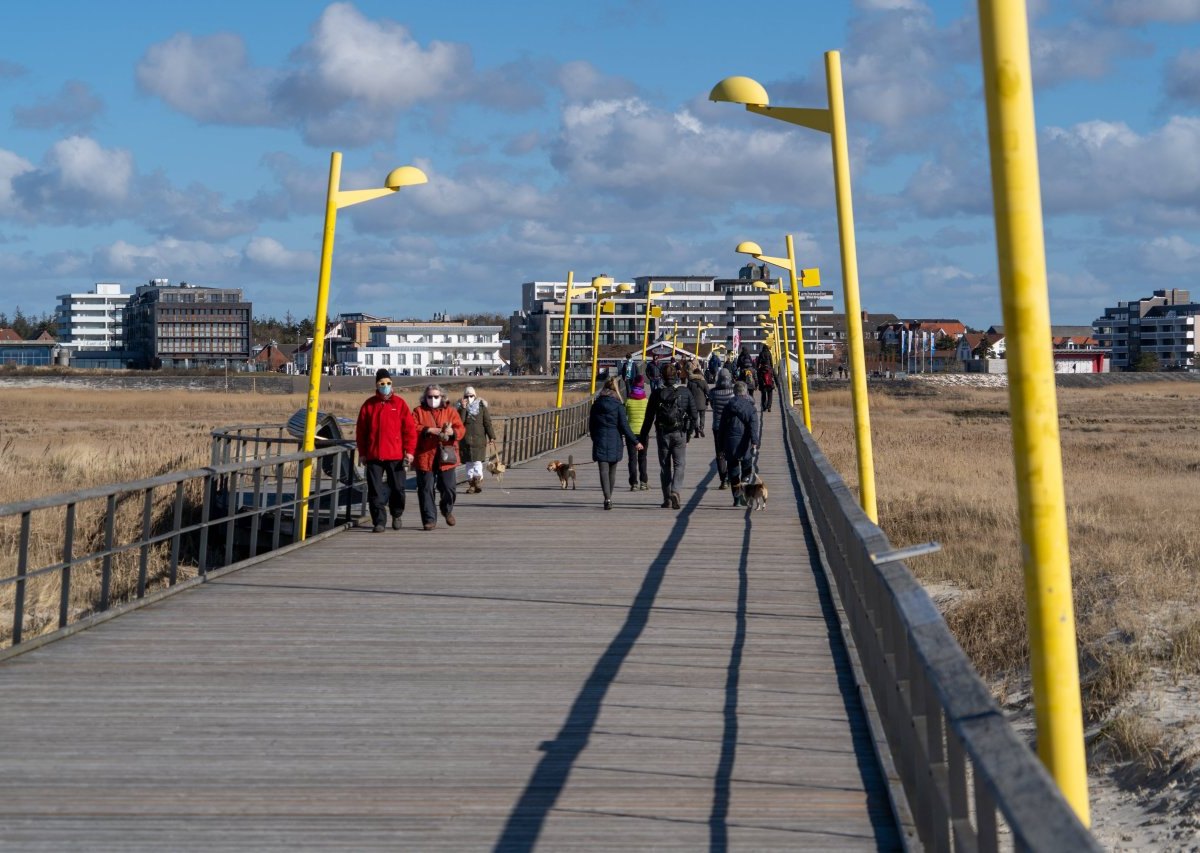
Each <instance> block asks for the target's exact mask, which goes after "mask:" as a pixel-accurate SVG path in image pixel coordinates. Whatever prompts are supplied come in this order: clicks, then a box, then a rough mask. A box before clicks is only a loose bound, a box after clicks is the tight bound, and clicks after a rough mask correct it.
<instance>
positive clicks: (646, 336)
mask: <svg viewBox="0 0 1200 853" xmlns="http://www.w3.org/2000/svg"><path fill="white" fill-rule="evenodd" d="M653 298H654V289H653V288H652V287H651V286H650V285H646V330H645V331H644V332H642V369H643V370H645V364H646V347H647V346H648V345H649V343H650V303H651V301H653Z"/></svg>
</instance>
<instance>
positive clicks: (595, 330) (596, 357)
mask: <svg viewBox="0 0 1200 853" xmlns="http://www.w3.org/2000/svg"><path fill="white" fill-rule="evenodd" d="M595 293H596V321H595V324H594V325H593V326H592V387H591V390H589V391H588V394H590V395H591V396H593V397H594V396H596V372H597V371H598V370H599V369H600V302H601V299H600V288H598V287H597V288H596V290H595Z"/></svg>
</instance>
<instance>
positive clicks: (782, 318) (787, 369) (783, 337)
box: [775, 277, 796, 406]
mask: <svg viewBox="0 0 1200 853" xmlns="http://www.w3.org/2000/svg"><path fill="white" fill-rule="evenodd" d="M779 292H780V293H783V278H782V277H781V278H780V279H779ZM778 326H779V334H780V339H779V350H780V352H782V353H783V372H784V373H786V374H787V390H788V405H789V406H791V405H794V403H795V401H796V394H795V391H794V389H793V388H792V368H791V366H790V364H789V363H788V326H787V312H786V311H781V312H779V323H778ZM775 372H776V374H777V375H776V377H775V378H776V380H777V382H776V384H778V379H779V377H778V372H779V359H776V360H775ZM779 396H781V397H782V396H783V387H782V386H780V387H779Z"/></svg>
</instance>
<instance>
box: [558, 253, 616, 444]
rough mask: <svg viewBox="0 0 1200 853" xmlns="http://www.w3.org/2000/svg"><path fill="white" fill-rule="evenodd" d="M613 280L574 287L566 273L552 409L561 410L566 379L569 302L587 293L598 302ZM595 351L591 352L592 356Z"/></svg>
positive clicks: (570, 274) (600, 278)
mask: <svg viewBox="0 0 1200 853" xmlns="http://www.w3.org/2000/svg"><path fill="white" fill-rule="evenodd" d="M612 283H613V280H612V279H611V278H609V277H608V276H606V275H598V276H594V277H593V278H592V283H591V284H587V285H584V286H583V287H576V286H575V271H574V270H571V271H569V272H567V292H566V296H565V297H564V300H563V328H562V347H561V352H559V354H558V395H557V396H556V397H555V400H554V407H555V408H556V409H561V408H562V404H563V383H564V382H565V381H566V378H567V349H568V347H569V345H570V342H571V300H572V299H573V298H575V297H576V296H582V295H583V294H585V293H587V292H588V291H592V292H594V293H595V294H596V299H597V301H599V298H600V292H601V291H602V290H603V289H604V288H606V287H610V286H611V285H612ZM594 354H595V351H594V350H593V356H594ZM595 375H596V374H595V371H594V370H593V371H592V377H593V378H592V393H595V390H596V380H595ZM559 416H560V415H559V413H555V415H554V446H555V447H556V448H557V447H558V425H559Z"/></svg>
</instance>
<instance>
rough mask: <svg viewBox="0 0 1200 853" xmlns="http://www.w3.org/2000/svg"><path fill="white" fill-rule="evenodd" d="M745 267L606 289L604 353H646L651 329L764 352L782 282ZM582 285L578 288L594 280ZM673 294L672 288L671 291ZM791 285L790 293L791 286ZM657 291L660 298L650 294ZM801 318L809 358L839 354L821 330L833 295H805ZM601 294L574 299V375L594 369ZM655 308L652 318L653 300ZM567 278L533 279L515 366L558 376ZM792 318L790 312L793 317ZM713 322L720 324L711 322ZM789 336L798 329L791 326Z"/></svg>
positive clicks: (570, 357) (658, 336)
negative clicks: (766, 325) (729, 274)
mask: <svg viewBox="0 0 1200 853" xmlns="http://www.w3.org/2000/svg"><path fill="white" fill-rule="evenodd" d="M749 269H750V268H743V269H742V271H741V272H742V275H740V276H739V277H738V278H730V279H720V278H715V277H713V276H695V275H645V276H638V277H636V278H634V279H633V281H632V282H630V284H632V285H633V288H632V290H631V291H629V292H627V293H618V292H612V293H604V294H601V298H602V299H604V300H605V301H610V302H611V303H612V310H611V312H610V311H604V312H601V313H600V314H599V318H600V323H599V350H600V352H602V353H611V352H614V351H618V350H621V349H622V348H624V351H625V353H626V354H628V353H636V354H637V356H638V357H640V355H641V349H642V342H643V338H644V336H646V330H647V328H648V329H649V334H648V340H649V342H650V343H654V342H655V341H658V340H662V339H664V338H667V337H670V338H672V339H673V340H676V341H677V342H678V344H679V347H680V348H681V349H687V350H689V351H691V350H694V349H696V339H697V333H698V332H699V337H700V338H701V341H700V347H699V349H700V350H701V351H702V352H705V353H706V352H708V350H709V348H710V347H711V346H712V345H713V344H714V343H721V344H724V345H725V346H727V347H730V348H732V347H734V345H735V342H736V343H737V345H739V346H745V347H747V349H748V350H749V351H750V352H751V353H757V352H758V350H759V348H760V347H761V345H762V341H763V339H764V338H765V337H766V336H767V334H768V332H767V330H765V329H763V328H762V327H761V324H760V323H759V321H758V319H757V315H759V314H766V313H769V310H770V291H771V290H773V289H775V288H776V287H777V286H778V280H773V279H769V278H767V279H764V278H763V277H762V274H761V268H758V267H754V268H753V270H754V271H756V272H757V273H758V274H757V276H753V277H752V276H751V275H750V274H749V273H748V272H747V271H748V270H749ZM586 283H587V282H586V281H583V282H579V283H576V287H577V288H578V287H582V286H584V285H586ZM668 287H669V288H670V289H671V292H670V293H664V291H666V289H667V288H668ZM787 289H788V287H787V284H786V283H785V284H784V290H785V291H787ZM650 294H653V296H650ZM799 297H800V305H801V317H802V318H803V322H804V325H805V357H806V358H807V359H808V361H809V364H810V365H814V364H815V363H816V362H819V361H821V360H823V359H828V358H830V357H831V354H830V353H829V352H827V351H824V350H823V349H822V348H821V347H820V346H819V345H818V343H817V341H818V340H819V336H820V333H821V329H822V328H824V327H825V326H826V325H827V319H826V318H827V317H828V316H829V315H830V313H831V312H832V310H833V306H832V301H833V294H832V293H831V292H829V291H824V290H801V291H800V292H799ZM595 298H596V297H595V294H594V292H592V291H587V290H585V292H584V293H583V294H582V295H580V296H577V297H575V298H573V299H572V300H571V325H570V329H569V330H568V334H567V336H566V340H567V368H566V376H567V378H568V379H587V378H588V377H589V374H590V373H591V364H592V345H593V341H594V340H595V339H596V328H595V320H596V316H597V313H596V303H595ZM648 298H650V300H651V301H650V307H651V308H652V309H657V310H653V311H652V312H651V314H650V316H649V317H648V318H647V299H648ZM565 301H566V282H545V281H539V282H526V283H525V284H523V285H522V286H521V309H520V310H519V311H517V312H516V313H515V314H514V315H513V318H512V322H511V324H510V329H511V338H512V361H513V367H514V369H517V370H522V371H525V372H531V373H546V374H557V373H558V368H559V363H560V359H561V356H562V349H561V347H562V342H563V314H564V309H565ZM788 316H789V319H790V316H791V315H790V312H789V314H788ZM709 323H711V324H712V328H710V329H705V328H704V327H705V326H706V325H707V324H709ZM788 338H789V341H792V340H794V333H793V332H792V331H790V330H789V335H788ZM794 354H795V344H794V343H793V344H792V357H791V358H789V362H790V363H791V366H792V369H793V370H795V369H797V367H796V361H795V357H794Z"/></svg>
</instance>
